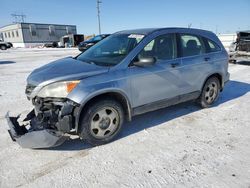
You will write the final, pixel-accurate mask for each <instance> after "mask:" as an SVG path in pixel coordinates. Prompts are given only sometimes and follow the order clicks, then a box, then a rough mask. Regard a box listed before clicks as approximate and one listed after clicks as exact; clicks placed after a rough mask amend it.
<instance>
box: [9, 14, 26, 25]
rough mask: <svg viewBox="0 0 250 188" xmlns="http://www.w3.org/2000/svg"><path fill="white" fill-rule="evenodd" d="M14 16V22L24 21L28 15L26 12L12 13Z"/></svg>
mask: <svg viewBox="0 0 250 188" xmlns="http://www.w3.org/2000/svg"><path fill="white" fill-rule="evenodd" d="M11 16H12V17H13V18H14V20H15V21H14V23H23V22H24V21H25V18H26V15H25V14H11Z"/></svg>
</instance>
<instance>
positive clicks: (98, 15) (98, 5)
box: [97, 0, 101, 35]
mask: <svg viewBox="0 0 250 188" xmlns="http://www.w3.org/2000/svg"><path fill="white" fill-rule="evenodd" d="M100 3H101V1H100V0H97V17H98V26H99V35H100V34H101V19H100Z"/></svg>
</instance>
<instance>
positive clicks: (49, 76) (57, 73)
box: [27, 57, 109, 86]
mask: <svg viewBox="0 0 250 188" xmlns="http://www.w3.org/2000/svg"><path fill="white" fill-rule="evenodd" d="M108 70H109V68H108V67H101V66H97V65H93V64H88V63H85V62H82V61H79V60H76V59H73V58H71V57H68V58H64V59H59V60H56V61H53V62H51V63H49V64H47V65H44V66H42V67H40V68H38V69H35V70H34V71H33V72H32V73H31V74H30V75H29V76H28V78H27V83H28V84H30V85H34V86H37V85H39V84H41V83H44V82H46V84H49V83H50V82H56V81H62V80H71V79H83V78H86V77H89V76H93V75H97V74H101V73H105V72H108Z"/></svg>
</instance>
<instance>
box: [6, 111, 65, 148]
mask: <svg viewBox="0 0 250 188" xmlns="http://www.w3.org/2000/svg"><path fill="white" fill-rule="evenodd" d="M5 117H6V120H7V122H8V125H9V130H8V132H9V134H10V137H11V139H12V140H13V141H16V142H17V143H18V144H19V145H20V146H21V147H23V148H49V147H55V146H58V145H61V144H62V143H63V142H64V141H65V140H66V139H67V138H68V137H67V136H64V134H63V133H62V132H59V131H56V130H52V129H41V130H32V127H33V124H34V123H36V122H35V121H33V120H32V119H33V118H34V116H33V117H32V113H29V114H28V115H27V117H26V118H25V121H29V125H30V127H31V129H29V130H27V129H26V127H25V126H24V125H20V124H19V123H18V121H17V120H18V118H19V116H17V117H10V116H9V113H7V114H6V116H5Z"/></svg>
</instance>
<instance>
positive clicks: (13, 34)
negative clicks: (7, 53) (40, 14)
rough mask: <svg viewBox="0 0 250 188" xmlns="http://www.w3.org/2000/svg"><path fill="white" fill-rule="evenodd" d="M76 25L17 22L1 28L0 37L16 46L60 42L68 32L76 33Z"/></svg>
mask: <svg viewBox="0 0 250 188" xmlns="http://www.w3.org/2000/svg"><path fill="white" fill-rule="evenodd" d="M76 33H77V31H76V26H75V25H59V24H41V23H17V24H10V25H7V26H4V27H1V28H0V37H1V38H2V39H3V40H4V41H5V42H11V43H12V44H13V46H14V47H33V46H38V45H42V44H45V43H51V42H59V41H60V38H61V37H62V36H64V35H68V34H76Z"/></svg>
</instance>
